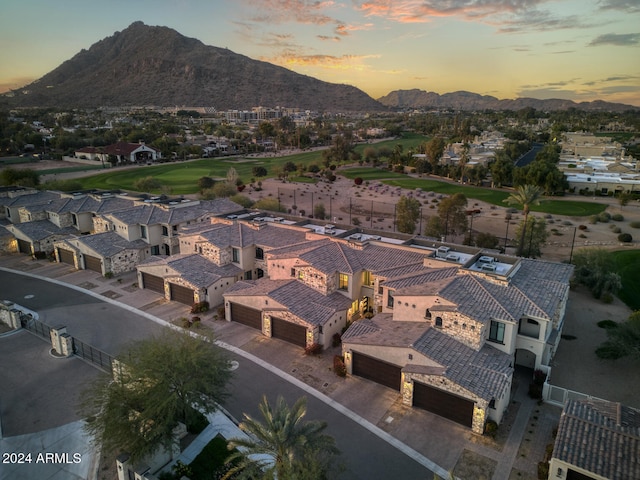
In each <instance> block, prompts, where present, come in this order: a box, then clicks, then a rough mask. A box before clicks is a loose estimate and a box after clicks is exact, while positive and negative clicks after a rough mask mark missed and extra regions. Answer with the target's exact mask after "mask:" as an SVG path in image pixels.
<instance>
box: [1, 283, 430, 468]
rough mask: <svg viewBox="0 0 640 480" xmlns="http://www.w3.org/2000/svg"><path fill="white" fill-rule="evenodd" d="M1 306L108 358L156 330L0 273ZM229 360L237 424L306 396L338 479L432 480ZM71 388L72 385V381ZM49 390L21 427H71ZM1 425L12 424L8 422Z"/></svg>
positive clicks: (76, 295) (389, 449) (62, 291)
mask: <svg viewBox="0 0 640 480" xmlns="http://www.w3.org/2000/svg"><path fill="white" fill-rule="evenodd" d="M0 300H11V301H13V302H15V303H17V304H20V305H22V306H24V307H26V308H29V309H31V310H33V311H36V312H38V314H39V315H40V319H41V320H42V321H43V322H45V323H47V324H49V325H66V326H67V332H68V333H69V334H70V335H72V336H75V337H77V338H79V339H80V340H82V341H83V342H86V343H90V344H92V345H93V346H95V347H97V348H100V349H101V350H104V351H106V352H107V353H111V354H116V353H118V352H120V351H122V350H123V349H124V348H125V346H126V345H127V344H128V343H129V342H131V341H132V340H136V339H141V338H145V337H148V336H149V335H153V333H155V332H158V331H159V329H160V328H162V327H161V326H160V325H158V324H157V323H155V322H153V321H151V320H149V319H147V318H145V317H143V316H139V315H136V314H135V313H132V312H130V311H128V310H125V309H122V308H120V307H118V306H116V305H114V304H111V303H107V302H102V301H100V300H99V299H96V298H94V297H92V296H90V295H86V294H83V293H81V292H77V291H75V290H72V289H69V288H66V287H63V286H59V285H56V284H53V283H50V282H47V281H43V280H37V279H33V278H29V277H25V276H22V275H18V274H13V273H7V272H3V271H0ZM21 335H24V333H22V334H21ZM7 340H9V341H10V340H11V337H9V338H5V339H3V342H6V341H7ZM38 341H41V340H38ZM43 343H44V342H43ZM25 353H26V352H25ZM7 355H8V356H9V357H11V358H13V360H14V361H15V356H17V355H20V352H18V351H15V349H14V350H13V351H11V349H2V351H0V362H2V364H4V359H5V358H8V357H7ZM230 355H231V356H232V357H233V358H234V359H236V360H237V361H238V362H239V364H240V367H239V368H238V369H237V370H235V372H234V378H233V381H232V384H231V386H230V392H231V396H230V397H229V399H228V400H227V402H226V404H225V408H226V409H227V410H228V411H229V412H230V413H231V414H232V415H233V416H234V417H235V418H237V419H241V418H242V416H243V413H244V412H246V413H249V414H251V415H254V416H259V410H258V404H259V403H260V401H261V399H262V396H263V395H267V397H268V398H269V400H271V401H273V400H275V398H276V397H277V396H278V395H282V396H284V397H285V399H286V400H287V401H288V402H289V403H290V404H292V403H293V402H295V400H296V399H298V398H299V397H301V396H305V395H306V396H307V406H308V411H307V418H309V419H321V420H324V421H326V422H327V424H328V428H327V433H329V434H330V435H332V436H333V437H334V438H335V439H336V442H337V445H338V448H339V449H340V450H341V452H342V455H341V461H342V462H343V463H344V466H345V471H344V472H343V474H342V475H341V478H345V479H378V478H379V479H388V478H394V477H395V478H402V479H407V480H411V479H426V478H428V479H431V478H433V474H432V473H431V472H430V471H429V470H427V469H426V468H425V467H424V466H422V465H420V464H419V463H418V462H416V461H414V460H413V459H411V458H410V457H408V456H407V455H405V454H404V453H402V452H401V451H400V450H398V449H396V448H395V447H393V446H392V445H390V444H388V443H387V442H386V441H384V440H382V439H381V438H379V437H378V436H376V435H374V434H373V433H371V432H370V431H369V430H368V429H366V428H364V427H363V426H362V425H360V424H359V423H357V422H356V421H354V420H353V419H351V418H349V417H348V416H346V415H344V414H342V413H341V412H339V411H337V410H335V409H334V408H332V407H331V406H329V405H327V404H326V403H324V402H322V401H320V400H319V399H317V398H315V397H313V396H310V395H307V392H305V391H304V390H303V389H301V388H299V387H298V386H296V385H293V384H291V383H288V382H286V381H285V380H283V379H282V378H280V377H279V376H277V375H275V374H274V373H272V372H270V371H268V370H267V369H266V368H264V367H262V366H260V365H258V364H256V363H254V362H252V361H250V360H248V359H246V358H243V357H238V356H236V355H235V354H230ZM30 361H31V362H33V361H36V362H37V361H39V360H38V359H37V358H32V359H30ZM41 361H47V360H46V359H43V360H41ZM55 361H57V360H55ZM77 375H83V374H82V370H81V369H78V370H77ZM85 375H87V377H91V374H86V373H85ZM87 380H89V378H87ZM10 381H11V382H20V380H19V379H18V378H16V377H15V376H13V377H12V378H9V377H8V376H7V374H6V373H3V371H2V369H0V384H2V385H3V386H6V387H8V389H11V385H8V383H9V382H10ZM75 381H76V382H77V376H76V377H75ZM50 388H52V389H53V390H52V391H50V392H49V396H48V398H49V399H50V405H49V406H48V407H47V408H45V409H44V411H43V409H42V408H37V409H36V408H34V409H29V410H24V409H21V410H20V412H21V415H23V416H25V418H24V420H23V421H26V422H27V424H29V425H37V424H38V423H39V420H38V418H37V417H38V416H39V415H46V414H47V411H52V410H55V411H59V412H61V413H63V418H65V419H68V420H69V421H72V420H73V417H74V414H73V412H74V411H75V406H74V405H72V404H71V403H73V402H69V401H68V400H69V398H68V396H67V395H65V394H64V392H65V388H66V385H65V383H64V382H58V383H57V384H56V385H55V386H51V387H50ZM74 388H75V387H74ZM56 389H57V390H58V391H57V392H56ZM4 390H5V389H4V388H2V389H0V405H2V407H3V410H5V413H8V412H10V411H12V410H14V409H13V405H11V406H8V405H7V403H5V402H9V401H10V402H11V403H13V402H15V400H16V399H15V397H13V396H8V395H7V394H6V392H4V393H3V391H4ZM23 395H28V392H24V393H23ZM10 407H11V408H10ZM27 417H28V418H27ZM4 421H10V419H5V420H3V422H4ZM29 430H31V428H30V429H29ZM24 433H26V432H24Z"/></svg>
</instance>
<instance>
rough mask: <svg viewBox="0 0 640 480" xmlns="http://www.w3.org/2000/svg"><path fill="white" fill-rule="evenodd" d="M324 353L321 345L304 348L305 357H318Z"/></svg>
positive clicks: (316, 344) (314, 344)
mask: <svg viewBox="0 0 640 480" xmlns="http://www.w3.org/2000/svg"><path fill="white" fill-rule="evenodd" d="M321 352H322V345H320V344H319V343H315V342H314V343H312V344H311V345H307V346H306V347H305V348H304V354H305V355H317V354H319V353H321Z"/></svg>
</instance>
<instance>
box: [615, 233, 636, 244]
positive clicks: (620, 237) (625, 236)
mask: <svg viewBox="0 0 640 480" xmlns="http://www.w3.org/2000/svg"><path fill="white" fill-rule="evenodd" d="M618 241H619V242H623V243H629V242H632V241H633V237H632V236H631V234H630V233H621V234H620V235H618Z"/></svg>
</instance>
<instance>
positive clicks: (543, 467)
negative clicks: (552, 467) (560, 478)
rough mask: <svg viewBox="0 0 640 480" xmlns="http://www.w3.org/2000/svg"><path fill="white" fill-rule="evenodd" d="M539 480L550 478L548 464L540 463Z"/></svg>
mask: <svg viewBox="0 0 640 480" xmlns="http://www.w3.org/2000/svg"><path fill="white" fill-rule="evenodd" d="M538 478H539V479H541V480H547V478H549V463H548V462H538Z"/></svg>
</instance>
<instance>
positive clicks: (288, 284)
mask: <svg viewBox="0 0 640 480" xmlns="http://www.w3.org/2000/svg"><path fill="white" fill-rule="evenodd" d="M247 295H250V296H255V295H266V296H268V297H269V298H270V299H273V300H275V301H276V302H278V303H279V304H281V305H282V306H283V307H285V308H287V309H288V310H289V311H290V312H291V313H293V314H294V315H296V316H297V317H299V318H300V319H301V320H304V321H305V322H307V323H309V324H310V325H324V324H325V323H326V322H327V321H328V320H329V319H330V318H331V316H333V315H334V314H335V313H336V312H340V311H346V310H347V309H348V308H349V306H350V305H351V300H350V299H348V298H347V297H345V296H343V295H341V294H339V293H332V294H331V295H323V294H321V293H320V292H318V291H316V290H314V289H313V288H311V287H308V286H307V285H305V284H304V283H302V282H300V281H298V280H270V279H260V280H253V281H251V280H246V281H241V282H236V283H235V284H234V285H232V286H231V287H229V290H227V291H226V293H225V294H224V296H225V298H227V297H234V296H247Z"/></svg>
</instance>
